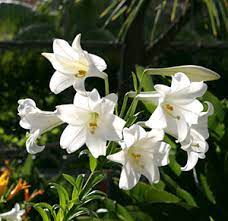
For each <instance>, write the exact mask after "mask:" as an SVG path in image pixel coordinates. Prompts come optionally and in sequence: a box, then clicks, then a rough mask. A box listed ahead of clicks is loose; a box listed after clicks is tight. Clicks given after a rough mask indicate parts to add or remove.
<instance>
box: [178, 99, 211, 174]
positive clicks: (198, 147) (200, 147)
mask: <svg viewBox="0 0 228 221" xmlns="http://www.w3.org/2000/svg"><path fill="white" fill-rule="evenodd" d="M207 105H208V109H207V111H205V112H201V114H200V117H199V119H198V124H193V125H192V126H191V128H190V130H189V136H187V138H186V139H185V140H184V141H183V142H181V148H182V149H183V150H185V151H186V152H187V155H188V159H187V163H186V165H185V166H184V167H182V168H181V169H182V170H183V171H188V170H191V169H192V168H194V167H195V165H196V164H197V162H198V159H204V158H205V153H206V152H207V150H208V143H207V142H206V139H207V138H208V137H209V133H208V125H207V122H208V117H209V116H210V115H212V114H213V112H214V109H213V106H212V104H211V103H209V102H207Z"/></svg>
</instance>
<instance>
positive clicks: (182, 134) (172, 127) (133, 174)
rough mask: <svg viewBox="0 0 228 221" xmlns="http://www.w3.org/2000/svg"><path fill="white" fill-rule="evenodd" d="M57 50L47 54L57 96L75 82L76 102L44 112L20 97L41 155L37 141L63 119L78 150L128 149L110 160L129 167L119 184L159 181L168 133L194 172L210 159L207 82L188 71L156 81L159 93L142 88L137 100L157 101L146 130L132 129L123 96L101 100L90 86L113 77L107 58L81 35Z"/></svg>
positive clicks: (68, 144)
mask: <svg viewBox="0 0 228 221" xmlns="http://www.w3.org/2000/svg"><path fill="white" fill-rule="evenodd" d="M53 51H54V53H43V55H44V56H45V57H46V58H47V59H48V60H49V61H50V62H51V64H52V65H53V67H54V69H55V70H56V71H55V73H54V74H53V76H52V78H51V81H50V89H51V91H52V92H54V93H55V94H58V93H60V92H62V91H63V90H64V89H66V88H68V87H70V86H72V85H73V87H74V88H75V90H76V95H75V97H74V101H73V104H67V105H59V106H57V107H56V110H55V111H53V112H49V111H42V110H40V109H38V108H37V107H36V104H35V102H34V101H33V100H31V99H28V98H27V99H22V100H19V102H18V103H19V107H18V112H19V116H20V117H21V121H20V125H21V127H23V128H25V129H28V130H29V131H30V135H29V138H28V140H27V142H26V148H27V151H28V152H29V153H31V154H36V153H38V152H41V151H43V149H44V146H39V145H37V143H36V140H37V139H38V138H39V137H40V136H41V135H42V134H43V133H44V132H46V131H48V130H50V129H52V128H54V127H56V126H58V125H60V124H63V123H66V124H68V125H67V127H66V128H65V130H64V131H63V133H62V135H61V138H60V146H61V147H62V148H63V149H66V151H67V152H68V153H73V152H75V151H76V150H78V149H79V148H80V147H82V146H83V145H84V144H86V146H87V147H88V149H89V150H90V152H91V154H92V155H93V156H94V157H95V158H98V157H99V156H101V155H104V156H105V155H106V149H107V141H114V142H117V143H119V144H120V146H121V148H122V150H121V151H120V152H117V153H114V154H111V155H109V156H107V158H108V159H109V160H111V161H114V162H118V163H120V164H122V165H123V167H122V172H121V176H120V182H119V186H120V188H122V189H130V188H132V187H134V186H135V185H136V184H137V182H138V181H139V179H140V176H141V175H144V176H145V177H146V178H147V179H148V180H149V182H150V183H156V182H159V179H160V175H159V170H158V167H159V166H165V165H167V164H168V163H169V150H170V146H169V144H167V143H165V142H163V139H164V135H165V133H167V134H169V135H171V136H173V137H174V138H175V139H176V140H177V142H178V143H180V145H181V148H182V149H183V150H184V151H186V152H187V156H188V160H187V164H186V165H185V166H184V167H183V168H182V170H191V169H192V168H193V167H194V166H195V165H196V163H197V161H198V158H204V157H205V153H206V151H207V150H208V144H207V142H206V139H207V138H208V136H209V135H208V129H207V119H208V116H209V115H211V114H212V113H213V106H212V105H211V104H210V103H209V102H207V103H206V104H207V111H205V112H204V111H203V110H204V107H203V104H202V103H201V102H200V101H199V100H197V98H199V97H202V95H203V94H204V93H205V91H206V89H207V86H206V84H205V83H203V82H191V81H190V80H189V78H188V77H187V76H186V75H185V74H184V73H176V74H175V75H173V76H172V83H171V87H168V86H165V85H161V84H158V85H155V90H156V91H153V92H142V93H140V94H138V95H137V96H136V98H137V99H140V100H145V101H149V102H152V103H154V104H155V105H157V108H156V110H155V111H154V112H153V113H152V115H151V117H150V118H149V120H148V121H146V122H145V123H144V124H145V127H147V128H150V130H149V131H146V130H145V129H143V128H142V127H141V126H140V125H139V124H137V123H136V124H134V125H132V126H130V128H126V127H125V124H126V122H125V121H124V120H123V119H121V118H120V117H119V116H117V115H115V114H114V109H115V106H116V104H117V95H116V94H113V93H112V94H108V95H106V96H105V97H103V98H101V97H100V95H99V93H98V91H97V90H96V89H93V90H92V91H91V92H88V91H86V89H85V79H86V78H87V77H100V78H102V79H107V77H108V76H107V74H106V73H104V72H103V71H104V70H105V69H106V67H107V65H106V63H105V61H104V60H103V59H102V58H100V57H98V56H96V55H93V54H89V53H88V52H86V51H84V50H82V48H81V44H80V35H77V36H76V38H75V40H74V41H73V44H72V46H70V45H69V44H68V43H67V42H66V41H64V40H62V39H56V40H54V43H53Z"/></svg>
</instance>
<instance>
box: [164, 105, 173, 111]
mask: <svg viewBox="0 0 228 221" xmlns="http://www.w3.org/2000/svg"><path fill="white" fill-rule="evenodd" d="M165 108H166V109H167V110H169V111H173V109H174V108H173V106H172V105H170V104H166V105H165Z"/></svg>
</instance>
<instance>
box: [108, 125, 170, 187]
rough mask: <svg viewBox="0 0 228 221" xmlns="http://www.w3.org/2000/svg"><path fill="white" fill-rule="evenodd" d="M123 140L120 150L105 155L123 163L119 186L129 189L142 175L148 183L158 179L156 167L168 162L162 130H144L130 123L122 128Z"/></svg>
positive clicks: (166, 147)
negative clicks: (128, 126) (129, 125)
mask: <svg viewBox="0 0 228 221" xmlns="http://www.w3.org/2000/svg"><path fill="white" fill-rule="evenodd" d="M123 137H124V141H123V142H121V143H120V144H121V147H122V150H121V151H120V152H117V153H115V154H112V155H109V156H107V158H108V159H109V160H111V161H114V162H117V163H120V164H122V165H123V167H122V172H121V175H120V181H119V187H120V188H121V189H131V188H133V187H134V186H135V185H136V184H137V183H138V181H139V179H140V176H141V175H144V176H145V177H146V178H147V179H148V180H149V182H150V183H157V182H159V180H160V174H159V170H158V167H159V166H165V165H167V164H168V162H169V158H168V156H169V149H170V146H169V145H168V144H166V143H165V142H162V140H163V137H164V132H163V130H158V129H153V130H151V131H150V132H146V131H145V130H144V129H143V128H142V127H141V126H139V125H132V126H131V127H130V128H124V130H123Z"/></svg>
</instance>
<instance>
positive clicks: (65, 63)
mask: <svg viewBox="0 0 228 221" xmlns="http://www.w3.org/2000/svg"><path fill="white" fill-rule="evenodd" d="M80 39H81V35H80V34H78V35H77V36H76V37H75V39H74V41H73V43H72V46H70V45H69V44H68V43H67V42H66V41H65V40H63V39H55V40H54V42H53V52H54V53H42V55H43V56H44V57H46V58H47V59H48V60H49V61H50V62H51V64H52V66H53V67H54V69H55V70H56V72H55V73H54V75H53V76H52V78H51V81H50V85H49V86H50V89H51V91H52V92H54V93H55V94H58V93H60V92H62V91H63V90H65V89H66V88H68V87H70V86H72V85H73V86H74V88H75V89H76V90H81V91H85V85H84V83H85V79H86V78H87V77H99V78H103V79H104V78H106V77H107V74H105V73H104V72H103V71H104V70H105V69H106V68H107V65H106V63H105V61H104V60H103V59H102V58H100V57H98V56H96V55H94V54H89V53H88V52H87V51H84V50H82V48H81V43H80Z"/></svg>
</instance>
